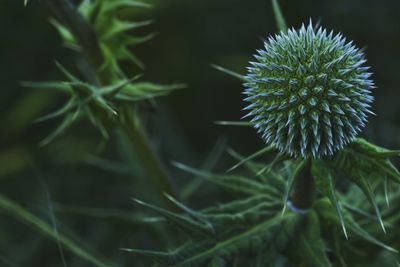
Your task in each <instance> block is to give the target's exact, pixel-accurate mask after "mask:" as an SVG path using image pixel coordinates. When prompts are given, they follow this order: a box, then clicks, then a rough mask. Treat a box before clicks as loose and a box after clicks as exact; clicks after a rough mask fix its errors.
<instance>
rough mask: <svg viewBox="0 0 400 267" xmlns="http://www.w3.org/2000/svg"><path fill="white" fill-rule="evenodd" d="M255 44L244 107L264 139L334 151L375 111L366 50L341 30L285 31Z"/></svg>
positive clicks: (305, 151) (294, 150) (305, 150)
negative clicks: (261, 44)
mask: <svg viewBox="0 0 400 267" xmlns="http://www.w3.org/2000/svg"><path fill="white" fill-rule="evenodd" d="M264 46H265V49H264V50H257V54H256V55H255V58H256V62H250V64H251V67H249V68H248V74H247V75H246V80H247V82H246V83H245V87H246V89H245V92H244V94H245V95H246V98H245V100H246V101H248V102H250V105H248V106H247V107H246V108H245V110H248V111H249V113H248V114H247V115H246V117H247V116H250V117H252V120H251V122H252V123H253V125H254V127H255V128H256V129H257V131H258V132H259V133H260V134H261V135H262V137H263V139H264V140H265V142H266V143H267V144H269V145H274V146H276V147H277V148H278V149H279V150H280V151H281V152H283V153H288V154H290V155H291V156H294V157H303V158H307V157H310V156H312V157H320V156H324V155H332V154H333V153H335V152H336V151H338V150H340V149H342V148H343V147H344V146H345V145H346V144H348V143H349V142H351V141H352V140H353V139H354V138H355V136H356V135H357V133H358V132H360V130H361V129H362V128H363V127H364V126H365V122H366V121H367V114H368V113H372V112H371V111H370V110H369V108H370V105H369V104H370V103H371V102H372V101H373V97H372V96H371V95H370V93H371V89H372V88H374V84H373V81H372V80H370V79H369V77H370V76H371V73H370V72H368V70H369V67H366V66H364V63H365V62H366V60H365V58H364V54H363V53H362V52H361V51H360V50H359V49H357V48H356V47H355V46H354V45H353V44H352V42H346V40H345V38H344V37H342V35H341V34H337V35H335V36H334V35H333V33H332V32H330V33H329V34H328V33H327V32H326V30H325V29H322V28H319V29H318V31H316V30H314V28H313V26H312V23H311V22H310V24H309V26H308V27H307V28H306V27H305V26H304V25H303V26H302V27H301V29H300V30H298V31H296V30H294V29H291V30H288V32H287V33H284V32H281V33H279V34H277V35H275V37H274V38H272V37H269V38H268V40H266V41H265V43H264Z"/></svg>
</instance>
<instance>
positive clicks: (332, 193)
mask: <svg viewBox="0 0 400 267" xmlns="http://www.w3.org/2000/svg"><path fill="white" fill-rule="evenodd" d="M311 174H312V175H313V177H314V179H315V185H316V187H317V188H318V190H319V191H320V192H321V193H322V194H323V195H324V196H326V197H328V198H329V201H330V202H331V204H332V205H333V206H334V207H335V209H336V213H337V215H338V217H339V221H340V224H341V225H342V229H343V233H344V235H345V236H346V239H348V236H347V232H346V226H345V224H344V219H343V215H342V207H341V204H340V203H339V201H338V199H337V196H336V189H335V186H334V181H333V175H332V172H331V170H330V169H329V166H328V165H326V164H325V163H324V162H323V161H322V160H319V159H313V160H312V165H311Z"/></svg>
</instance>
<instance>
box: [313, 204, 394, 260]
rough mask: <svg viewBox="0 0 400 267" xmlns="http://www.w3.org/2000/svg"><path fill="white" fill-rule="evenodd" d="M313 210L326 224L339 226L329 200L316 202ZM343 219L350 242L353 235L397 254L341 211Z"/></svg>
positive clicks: (349, 215)
mask: <svg viewBox="0 0 400 267" xmlns="http://www.w3.org/2000/svg"><path fill="white" fill-rule="evenodd" d="M314 208H315V210H316V211H317V214H318V215H319V216H321V217H322V218H323V219H324V220H325V221H326V222H328V223H330V224H331V223H334V224H336V223H337V224H339V223H340V222H339V219H338V217H337V215H336V212H335V211H334V209H333V207H332V205H331V204H330V202H329V200H328V199H326V198H322V199H320V200H319V201H317V202H316V203H315V204H314ZM343 215H344V216H343V217H344V219H345V221H346V226H347V230H348V233H349V236H350V240H351V234H354V235H356V236H359V237H361V238H363V239H365V240H366V241H368V242H370V243H372V244H375V245H377V246H379V247H382V248H384V249H386V250H388V251H391V252H395V253H398V251H397V250H396V249H394V248H392V247H390V246H388V245H386V244H384V243H383V242H381V241H379V240H378V239H376V238H375V237H373V236H372V235H371V234H369V233H368V232H367V231H365V230H364V229H362V228H361V227H360V226H359V225H358V224H357V223H356V222H355V221H354V219H353V217H352V216H351V214H349V213H347V212H344V211H343Z"/></svg>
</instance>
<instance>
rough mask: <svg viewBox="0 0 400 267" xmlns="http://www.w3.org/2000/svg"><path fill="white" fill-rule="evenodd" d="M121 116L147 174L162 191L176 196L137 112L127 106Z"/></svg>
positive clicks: (125, 131) (122, 124) (126, 132)
mask: <svg viewBox="0 0 400 267" xmlns="http://www.w3.org/2000/svg"><path fill="white" fill-rule="evenodd" d="M121 116H122V118H123V121H122V122H121V127H122V129H123V131H124V133H125V134H126V136H127V137H128V139H129V141H130V143H131V144H132V145H133V148H134V150H135V152H136V153H137V155H138V160H139V161H140V162H139V165H140V166H141V168H142V169H143V170H144V172H145V174H146V175H148V176H149V178H151V179H152V180H153V183H154V185H155V186H156V188H157V189H158V190H159V191H160V192H165V193H168V194H169V195H172V196H174V197H176V193H175V190H174V189H173V188H172V185H171V184H172V183H171V182H170V180H169V177H168V175H167V172H166V170H165V167H164V165H163V164H162V162H161V160H160V158H159V156H158V154H156V153H155V152H154V149H153V148H152V145H151V143H150V140H149V138H148V136H147V135H146V133H145V131H144V129H143V128H142V124H141V122H140V119H139V118H138V116H135V113H133V112H132V111H131V109H130V108H129V107H127V106H125V107H123V108H122V111H121Z"/></svg>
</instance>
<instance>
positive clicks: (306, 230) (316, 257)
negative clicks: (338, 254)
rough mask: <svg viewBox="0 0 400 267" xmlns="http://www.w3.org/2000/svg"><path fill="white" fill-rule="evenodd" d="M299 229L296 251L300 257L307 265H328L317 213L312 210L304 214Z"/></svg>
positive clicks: (329, 263)
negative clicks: (303, 219)
mask: <svg viewBox="0 0 400 267" xmlns="http://www.w3.org/2000/svg"><path fill="white" fill-rule="evenodd" d="M298 231H299V244H297V246H296V248H297V252H296V253H298V254H299V255H300V257H299V258H300V259H301V260H302V261H304V262H305V263H306V264H307V266H315V267H330V266H332V264H331V262H330V261H329V259H328V256H327V255H326V252H325V251H326V247H325V244H324V242H323V239H322V236H321V230H320V224H319V220H318V216H317V214H316V213H315V212H314V211H312V212H310V213H308V214H307V215H306V218H305V221H304V222H303V224H302V227H301V228H300V229H298Z"/></svg>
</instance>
